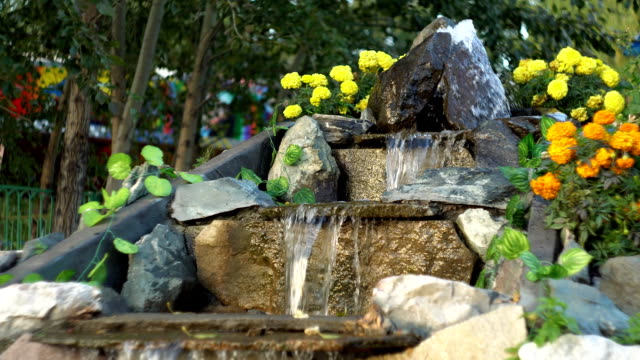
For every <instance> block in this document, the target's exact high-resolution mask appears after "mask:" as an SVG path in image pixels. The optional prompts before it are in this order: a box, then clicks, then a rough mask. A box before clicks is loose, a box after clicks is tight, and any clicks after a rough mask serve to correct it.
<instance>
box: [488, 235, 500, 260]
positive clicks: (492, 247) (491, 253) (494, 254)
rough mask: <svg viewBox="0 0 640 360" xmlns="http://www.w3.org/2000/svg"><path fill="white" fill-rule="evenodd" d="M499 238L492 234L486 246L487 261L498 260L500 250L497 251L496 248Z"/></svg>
mask: <svg viewBox="0 0 640 360" xmlns="http://www.w3.org/2000/svg"><path fill="white" fill-rule="evenodd" d="M500 240H501V238H499V237H498V236H497V235H494V236H493V238H492V239H491V242H490V243H489V247H488V248H487V261H489V260H494V261H498V260H500V252H499V251H498V248H497V246H498V243H500Z"/></svg>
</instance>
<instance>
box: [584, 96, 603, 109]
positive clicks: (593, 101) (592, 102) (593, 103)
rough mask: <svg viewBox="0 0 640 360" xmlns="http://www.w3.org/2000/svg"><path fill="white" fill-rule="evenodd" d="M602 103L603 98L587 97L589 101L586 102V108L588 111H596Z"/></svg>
mask: <svg viewBox="0 0 640 360" xmlns="http://www.w3.org/2000/svg"><path fill="white" fill-rule="evenodd" d="M603 102H604V98H603V97H602V95H593V96H590V97H589V100H587V107H588V108H589V109H597V108H599V107H601V106H602V103H603Z"/></svg>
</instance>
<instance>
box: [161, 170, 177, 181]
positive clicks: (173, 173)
mask: <svg viewBox="0 0 640 360" xmlns="http://www.w3.org/2000/svg"><path fill="white" fill-rule="evenodd" d="M160 174H165V175H167V176H168V177H170V178H172V179H177V178H178V175H176V171H175V170H174V169H173V168H172V167H165V168H162V169H160Z"/></svg>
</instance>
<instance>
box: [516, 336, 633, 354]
mask: <svg viewBox="0 0 640 360" xmlns="http://www.w3.org/2000/svg"><path fill="white" fill-rule="evenodd" d="M518 356H519V357H520V360H556V359H564V360H636V359H640V346H623V345H620V344H617V343H615V342H614V341H612V340H609V339H607V338H604V337H602V336H597V335H573V334H567V335H563V336H561V337H559V338H558V339H557V340H556V341H554V342H552V343H550V344H545V345H544V346H542V347H538V346H537V345H536V344H534V343H526V344H524V345H523V346H522V347H521V348H520V350H518Z"/></svg>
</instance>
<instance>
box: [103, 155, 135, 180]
mask: <svg viewBox="0 0 640 360" xmlns="http://www.w3.org/2000/svg"><path fill="white" fill-rule="evenodd" d="M107 170H108V171H109V175H111V176H112V177H113V178H114V179H118V180H123V179H124V178H126V177H127V176H129V173H130V172H131V157H130V156H129V155H127V154H123V153H116V154H113V155H111V156H109V160H107Z"/></svg>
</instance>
